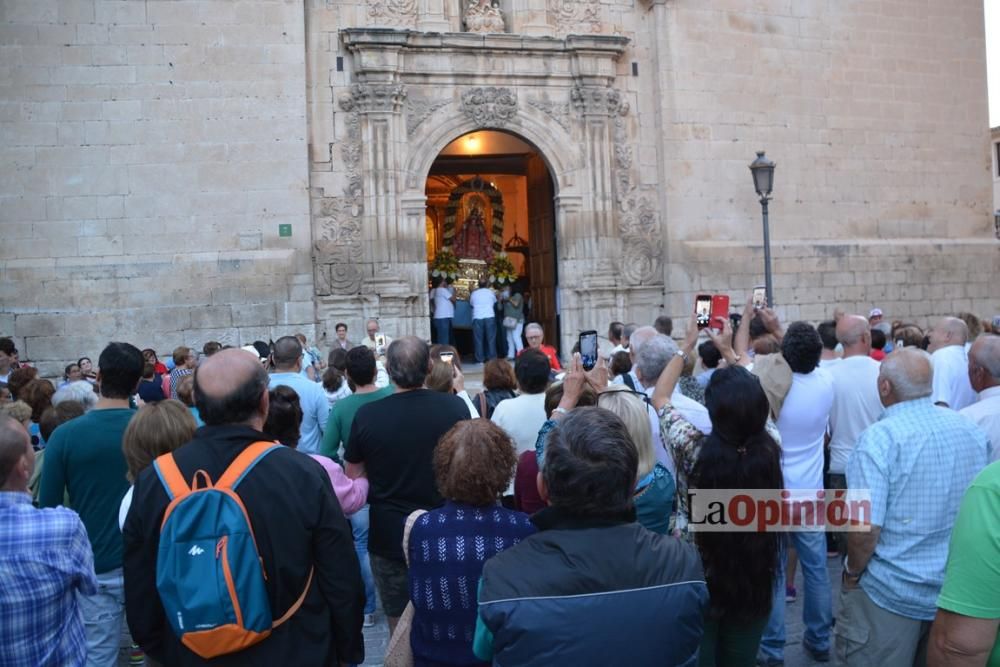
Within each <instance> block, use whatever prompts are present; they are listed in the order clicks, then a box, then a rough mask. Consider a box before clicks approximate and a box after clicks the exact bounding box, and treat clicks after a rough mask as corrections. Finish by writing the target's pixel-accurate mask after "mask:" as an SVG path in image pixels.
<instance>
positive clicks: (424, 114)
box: [406, 97, 451, 137]
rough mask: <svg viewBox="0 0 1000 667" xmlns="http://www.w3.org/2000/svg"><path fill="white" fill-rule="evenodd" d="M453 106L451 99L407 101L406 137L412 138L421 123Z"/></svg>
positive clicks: (410, 98)
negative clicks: (441, 109)
mask: <svg viewBox="0 0 1000 667" xmlns="http://www.w3.org/2000/svg"><path fill="white" fill-rule="evenodd" d="M448 104H451V100H450V99H444V100H432V99H427V98H419V99H415V98H412V97H409V98H407V100H406V136H408V137H412V136H413V135H414V133H415V132H416V131H417V128H419V127H420V125H421V123H423V122H424V121H425V120H427V119H428V118H430V117H431V114H433V113H434V112H435V111H437V110H438V109H440V108H441V107H444V106H447V105H448Z"/></svg>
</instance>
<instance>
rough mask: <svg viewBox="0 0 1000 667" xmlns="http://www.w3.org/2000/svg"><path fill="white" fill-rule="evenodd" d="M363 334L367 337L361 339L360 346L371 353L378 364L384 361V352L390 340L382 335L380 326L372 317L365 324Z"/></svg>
mask: <svg viewBox="0 0 1000 667" xmlns="http://www.w3.org/2000/svg"><path fill="white" fill-rule="evenodd" d="M365 332H366V333H367V334H368V335H367V336H365V337H364V338H362V339H361V344H362V345H364V346H365V347H367V348H368V349H369V350H371V351H373V352H374V353H375V358H376V359H377V360H379V362H382V361H384V360H385V351H386V350H388V349H389V344H390V343H392V338H389V337H388V336H386V335H385V334H383V333H382V325H380V324H379V323H378V320H376V319H375V318H374V317H373V318H371V319H370V320H368V321H367V322H365Z"/></svg>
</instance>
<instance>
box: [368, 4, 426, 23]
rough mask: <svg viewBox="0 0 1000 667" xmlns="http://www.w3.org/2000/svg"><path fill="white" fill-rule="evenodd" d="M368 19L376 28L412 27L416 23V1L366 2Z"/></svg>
mask: <svg viewBox="0 0 1000 667" xmlns="http://www.w3.org/2000/svg"><path fill="white" fill-rule="evenodd" d="M367 5H368V19H369V21H370V22H371V25H376V26H403V27H413V26H415V25H416V21H417V0H367Z"/></svg>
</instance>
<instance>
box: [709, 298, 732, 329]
mask: <svg viewBox="0 0 1000 667" xmlns="http://www.w3.org/2000/svg"><path fill="white" fill-rule="evenodd" d="M727 319H729V297H728V296H727V295H725V294H716V295H715V296H713V297H712V317H711V327H712V328H713V329H720V330H721V329H722V328H723V327H724V326H725V324H726V320H727Z"/></svg>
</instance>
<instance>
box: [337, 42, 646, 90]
mask: <svg viewBox="0 0 1000 667" xmlns="http://www.w3.org/2000/svg"><path fill="white" fill-rule="evenodd" d="M340 39H341V41H342V42H343V44H344V46H345V48H346V49H347V50H348V51H350V52H351V53H352V54H353V55H354V59H353V65H354V74H355V77H356V80H359V81H370V82H376V81H381V82H387V83H388V82H402V83H422V84H439V83H447V84H450V85H454V84H455V83H463V84H477V83H478V84H480V85H482V84H489V85H499V86H503V85H519V84H521V83H527V82H530V81H537V80H538V79H545V80H548V81H562V82H566V83H568V82H570V81H575V82H578V83H585V84H588V85H609V84H610V83H611V81H612V80H613V79H614V78H615V73H616V68H615V63H616V62H617V61H618V59H619V58H620V57H621V56H622V54H623V53H624V52H625V48H626V47H627V46H628V43H629V39H628V38H627V37H619V36H613V35H569V36H567V37H565V38H562V39H554V38H552V37H532V36H527V35H513V34H476V33H437V32H419V31H416V30H403V29H394V28H345V29H344V30H341V31H340ZM504 61H507V66H506V67H503V66H498V65H497V64H498V63H503V62H504ZM487 62H488V63H491V65H490V67H489V68H487V69H488V70H489V71H488V72H484V63H487Z"/></svg>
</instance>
